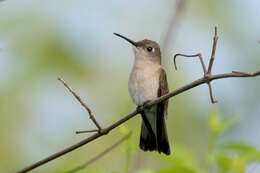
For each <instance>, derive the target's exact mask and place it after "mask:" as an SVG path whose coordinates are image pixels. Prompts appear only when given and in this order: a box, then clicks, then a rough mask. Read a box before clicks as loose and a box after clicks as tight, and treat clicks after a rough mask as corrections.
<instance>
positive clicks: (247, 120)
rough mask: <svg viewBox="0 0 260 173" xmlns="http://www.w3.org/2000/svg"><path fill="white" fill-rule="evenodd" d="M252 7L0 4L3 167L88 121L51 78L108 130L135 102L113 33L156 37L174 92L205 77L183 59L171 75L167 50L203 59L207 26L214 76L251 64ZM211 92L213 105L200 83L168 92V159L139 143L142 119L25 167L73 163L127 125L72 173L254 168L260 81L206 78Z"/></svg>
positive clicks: (126, 62) (125, 47) (171, 0)
mask: <svg viewBox="0 0 260 173" xmlns="http://www.w3.org/2000/svg"><path fill="white" fill-rule="evenodd" d="M178 4H179V5H180V6H181V8H177V6H178ZM176 9H177V11H178V10H179V11H178V12H177V17H176ZM259 11H260V1H259V0H247V1H244V0H230V1H225V0H219V1H214V0H197V1H191V0H187V1H183V0H180V1H175V0H164V1H156V0H141V1H138V0H132V1H119V0H111V1H100V0H96V1H86V0H77V1H70V0H63V1H61V0H56V1H53V0H45V1H39V0H7V1H4V2H1V3H0V48H1V50H0V139H1V141H0V172H1V173H2V172H3V173H7V172H15V171H17V170H19V169H21V168H23V167H25V166H27V165H29V164H31V163H33V162H35V161H38V160H40V159H42V158H44V157H46V156H49V155H50V154H52V153H54V152H57V151H59V150H61V149H63V148H65V147H67V146H70V145H72V144H74V143H76V142H78V141H80V140H81V139H83V138H84V137H85V136H86V135H75V131H76V130H85V129H92V128H94V126H93V124H92V122H91V121H90V120H89V119H88V114H87V113H86V112H85V111H84V110H83V108H82V107H81V106H80V105H79V104H78V103H77V102H76V101H75V99H74V98H73V97H72V96H71V95H70V94H69V93H68V92H67V91H66V90H65V88H64V87H63V86H62V84H61V83H59V82H58V81H57V77H58V76H59V77H63V78H64V79H65V80H66V81H67V82H68V83H69V84H70V85H71V86H72V87H73V88H74V89H76V91H77V92H78V94H80V96H81V97H82V98H84V100H85V101H86V102H87V104H88V105H89V106H90V107H91V108H92V110H93V112H94V113H95V115H96V118H97V119H98V121H99V122H100V124H102V126H104V127H105V126H107V125H110V124H111V123H112V122H114V121H116V120H118V119H119V118H121V117H122V116H123V115H124V114H126V113H128V112H130V111H132V110H133V109H135V106H134V104H133V103H132V101H131V99H130V97H129V95H128V89H127V81H128V76H129V73H130V71H131V67H132V64H133V51H132V48H131V46H130V45H129V44H127V43H126V42H125V41H122V40H121V39H119V38H117V37H115V36H114V35H113V34H112V33H113V32H118V33H121V34H124V35H126V36H128V37H129V38H132V39H133V40H142V39H144V38H149V39H152V40H156V41H158V42H159V43H161V45H162V46H163V47H162V49H163V65H164V66H165V68H166V71H167V75H168V80H169V87H170V89H171V90H173V89H176V88H178V87H180V86H182V85H185V84H187V83H189V82H191V81H193V80H195V79H197V78H198V77H201V75H202V70H201V68H200V65H199V63H198V61H197V60H188V59H182V60H180V61H179V63H178V64H179V70H178V71H177V72H176V71H175V70H174V69H173V63H172V58H173V55H174V54H175V53H186V54H193V53H198V52H201V53H203V55H204V57H205V59H207V60H208V57H209V56H210V51H211V46H212V36H213V29H214V26H218V30H219V37H220V39H219V44H218V49H217V53H216V56H217V57H216V62H215V66H214V69H213V71H214V73H222V72H230V71H232V70H237V71H239V70H240V71H248V72H251V71H256V70H259V69H260V59H259V58H260V57H259V55H260V45H259V44H258V43H257V42H258V40H260V32H259V31H260V22H259V15H260V12H259ZM174 19H177V20H174ZM213 89H214V95H215V97H216V99H217V100H218V102H219V103H217V104H214V105H212V104H211V103H210V99H209V95H208V89H207V87H206V86H204V85H203V86H200V87H198V88H195V89H193V90H190V91H188V92H185V93H183V94H181V95H179V96H177V97H174V98H173V99H171V102H170V105H169V116H168V134H169V138H170V141H171V144H172V153H173V154H172V155H171V156H170V157H165V156H163V155H159V154H157V153H144V152H142V151H140V150H139V149H138V140H139V133H140V117H135V118H134V119H131V120H130V121H128V122H127V123H125V124H124V125H123V126H121V127H120V128H118V129H116V130H114V131H113V132H111V133H110V134H109V135H107V136H105V137H102V138H100V139H99V140H97V141H95V142H92V143H91V144H89V145H87V146H84V147H82V148H80V149H78V150H76V151H74V152H72V153H70V154H68V155H66V156H64V157H62V158H59V159H57V160H55V161H52V162H50V163H48V164H46V165H44V166H42V167H40V168H38V169H36V170H34V171H33V172H36V173H40V172H44V173H45V172H64V171H67V170H69V169H71V168H74V167H75V166H78V165H80V164H81V163H84V162H85V161H87V160H88V159H90V158H92V157H93V156H95V154H97V153H99V152H100V151H102V150H103V149H105V148H106V147H108V146H110V145H112V144H113V143H114V142H115V141H116V139H119V138H120V136H123V135H124V134H125V133H127V131H132V132H133V134H132V136H131V138H129V139H128V140H127V141H126V142H124V143H123V144H122V145H120V147H118V148H116V149H115V150H113V151H111V153H109V154H108V155H106V156H105V157H103V158H102V159H100V160H98V161H96V162H95V163H93V164H91V165H90V166H89V167H88V168H86V169H83V170H81V171H79V172H82V173H83V172H91V173H105V172H108V173H119V172H120V173H121V172H129V173H130V172H131V173H172V172H178V173H206V172H213V173H214V172H223V173H228V172H234V173H243V172H248V173H257V172H260V166H259V165H258V161H260V153H259V151H258V148H259V147H260V138H259V134H258V133H259V131H260V126H259V122H260V117H259V113H260V102H259V97H260V92H259V89H260V78H254V79H252V78H250V79H225V80H221V81H214V82H213Z"/></svg>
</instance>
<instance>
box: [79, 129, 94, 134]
mask: <svg viewBox="0 0 260 173" xmlns="http://www.w3.org/2000/svg"><path fill="white" fill-rule="evenodd" d="M92 132H99V130H98V129H94V130H81V131H76V134H82V133H92Z"/></svg>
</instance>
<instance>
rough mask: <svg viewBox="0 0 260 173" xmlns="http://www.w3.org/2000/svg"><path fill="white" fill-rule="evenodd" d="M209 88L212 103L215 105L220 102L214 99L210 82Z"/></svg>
mask: <svg viewBox="0 0 260 173" xmlns="http://www.w3.org/2000/svg"><path fill="white" fill-rule="evenodd" d="M207 84H208V88H209V96H210V100H211V103H212V104H214V103H217V102H218V101H217V100H215V99H214V96H213V90H212V86H211V83H210V82H208V83H207Z"/></svg>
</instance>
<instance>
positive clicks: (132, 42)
mask: <svg viewBox="0 0 260 173" xmlns="http://www.w3.org/2000/svg"><path fill="white" fill-rule="evenodd" d="M114 34H115V35H116V36H118V37H121V38H123V39H125V40H126V41H128V42H129V43H131V44H132V45H134V46H135V47H137V44H136V42H135V41H133V40H131V39H129V38H127V37H125V36H123V35H121V34H118V33H114Z"/></svg>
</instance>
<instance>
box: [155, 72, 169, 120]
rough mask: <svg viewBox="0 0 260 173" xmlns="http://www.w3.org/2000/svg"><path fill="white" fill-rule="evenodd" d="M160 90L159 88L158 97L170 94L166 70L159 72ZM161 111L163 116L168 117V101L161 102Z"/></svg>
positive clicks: (159, 105)
mask: <svg viewBox="0 0 260 173" xmlns="http://www.w3.org/2000/svg"><path fill="white" fill-rule="evenodd" d="M159 73H160V74H159V76H160V77H159V88H158V92H157V93H158V97H160V96H162V95H165V94H167V93H169V88H168V82H167V77H166V73H165V70H164V69H163V68H161V69H160V72H159ZM158 107H159V110H161V111H162V112H163V114H164V115H165V116H166V115H167V108H168V100H166V101H163V102H161V104H158Z"/></svg>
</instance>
